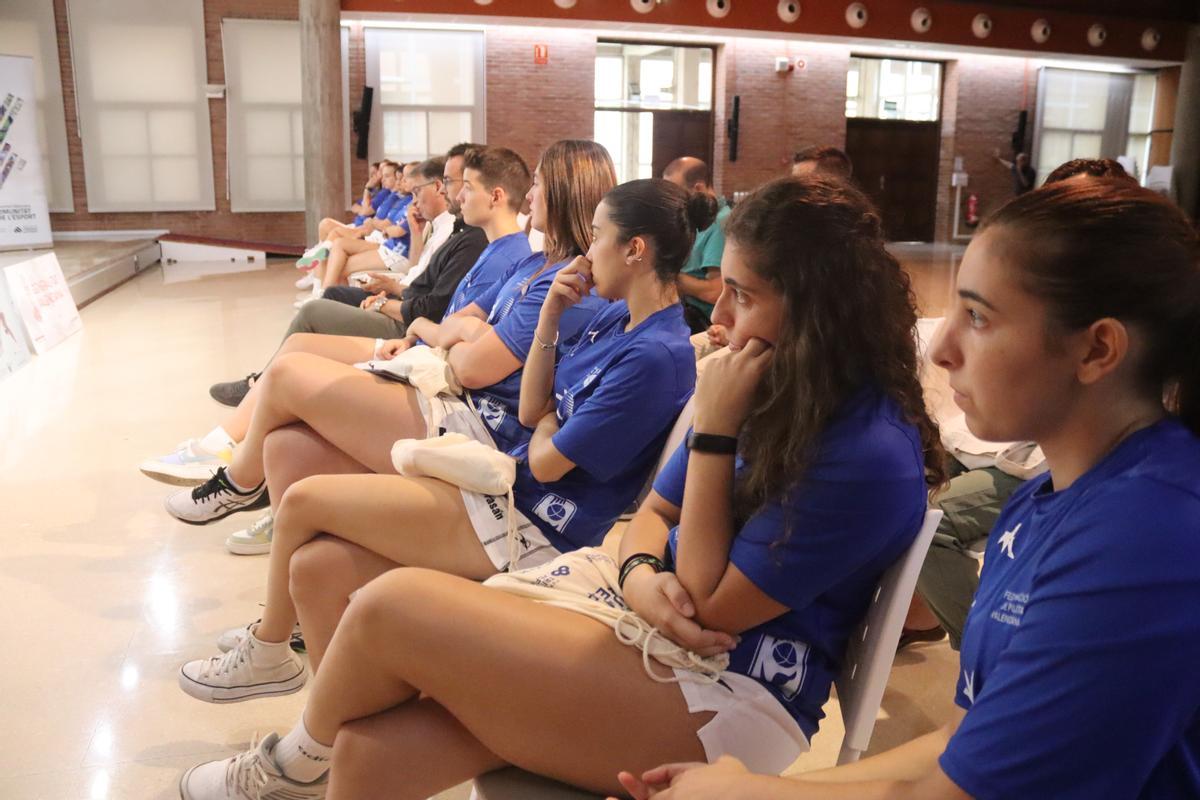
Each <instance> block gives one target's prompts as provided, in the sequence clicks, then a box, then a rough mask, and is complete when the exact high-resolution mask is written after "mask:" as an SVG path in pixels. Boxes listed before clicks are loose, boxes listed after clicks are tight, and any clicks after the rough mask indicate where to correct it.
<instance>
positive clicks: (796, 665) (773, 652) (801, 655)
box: [750, 633, 808, 701]
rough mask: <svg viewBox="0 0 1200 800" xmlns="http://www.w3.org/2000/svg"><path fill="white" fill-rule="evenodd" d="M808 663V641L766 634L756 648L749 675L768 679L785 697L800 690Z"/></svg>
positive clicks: (791, 696)
mask: <svg viewBox="0 0 1200 800" xmlns="http://www.w3.org/2000/svg"><path fill="white" fill-rule="evenodd" d="M807 667H808V645H806V644H805V643H804V642H796V641H792V640H791V639H776V638H775V637H774V636H768V635H767V634H765V633H764V634H763V636H762V639H760V640H759V642H758V649H757V650H755V652H754V663H753V664H751V666H750V677H751V678H758V679H759V680H763V681H766V682H767V683H769V684H771V685H772V686H774V687H775V688H777V689H779V691H780V693H781V694H782V695H783V697H784V699H785V700H789V701H790V700H792V699H794V698H795V697H796V695H798V694H800V687H802V686H803V685H804V674H805V672H807Z"/></svg>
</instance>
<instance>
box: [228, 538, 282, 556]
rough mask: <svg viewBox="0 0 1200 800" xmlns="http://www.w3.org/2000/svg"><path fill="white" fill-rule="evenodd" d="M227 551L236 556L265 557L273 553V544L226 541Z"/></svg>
mask: <svg viewBox="0 0 1200 800" xmlns="http://www.w3.org/2000/svg"><path fill="white" fill-rule="evenodd" d="M225 549H226V550H228V551H229V552H230V553H233V554H234V555H235V556H264V555H266V554H267V553H270V552H271V543H270V542H267V543H266V544H258V543H255V544H241V543H239V542H235V541H233V539H226V540H225Z"/></svg>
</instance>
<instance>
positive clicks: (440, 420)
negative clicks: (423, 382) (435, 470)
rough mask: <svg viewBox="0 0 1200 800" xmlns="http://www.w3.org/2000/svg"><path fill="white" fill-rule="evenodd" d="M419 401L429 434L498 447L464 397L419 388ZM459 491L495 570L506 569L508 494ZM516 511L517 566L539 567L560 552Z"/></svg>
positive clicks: (517, 567) (520, 567)
mask: <svg viewBox="0 0 1200 800" xmlns="http://www.w3.org/2000/svg"><path fill="white" fill-rule="evenodd" d="M417 402H418V403H419V404H420V406H421V413H422V414H424V415H425V425H426V428H427V429H428V431H429V434H428V435H430V436H439V435H441V433H442V432H443V431H445V432H448V433H461V434H462V435H463V436H467V437H469V438H471V439H474V440H475V441H477V442H480V443H482V444H485V445H487V446H488V447H491V448H493V449H494V448H495V447H496V443H495V442H494V441H492V434H491V433H490V432H489V431H488V428H487V425H485V424H484V422H483V420H481V419H480V418H479V415H478V414H477V413H476V412H475V409H474V408H472V407H471V406H470V404H468V403H466V402H465V401H463V400H460V399H459V398H457V397H446V396H444V395H438V396H437V397H435V398H433V399H432V400H430V399H429V398H427V397H425V395H424V394H422V393H420V392H417ZM459 491H461V492H462V498H463V504H464V505H465V506H466V507H467V517H468V518H469V519H470V520H471V525H472V527H474V528H475V535H476V536H478V537H479V542H480V544H482V545H483V549H484V550H486V551H487V554H488V558H490V559H491V560H492V563H493V564H495V566H496V570H497V571H499V572H504V571H505V570H506V569H507V568H508V498H507V497H505V496H503V495H500V496H493V495H489V494H480V493H479V492H471V491H468V490H466V489H460V490H459ZM513 513H514V514H516V521H517V540H518V541H519V542H520V545H519V549H518V555H517V564H516V569H528V568H529V567H537V566H540V565H542V564H545V563H546V562H547V561H550V560H552V559H554V558H557V557H558V556H559V555H560V553H559V552H558V550H557V549H556V548H555V547H554V545H552V544H550V542H549V541H547V540H546V537H545V536H544V535H542V532H541V530H539V529H538V527H537V526H536V525H534V524H533V523H532V522H530V521H529V518H528V517H526V516H525V515H524V514H522V513H521V512H520V511H518V510H517V509H515V508H514V509H513Z"/></svg>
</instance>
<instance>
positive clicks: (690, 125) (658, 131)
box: [651, 111, 713, 178]
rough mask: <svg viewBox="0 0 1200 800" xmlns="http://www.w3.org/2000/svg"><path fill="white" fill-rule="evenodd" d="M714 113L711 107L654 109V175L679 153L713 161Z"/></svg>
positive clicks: (659, 175)
mask: <svg viewBox="0 0 1200 800" xmlns="http://www.w3.org/2000/svg"><path fill="white" fill-rule="evenodd" d="M712 137H713V115H712V112H711V111H655V112H654V150H653V152H652V157H651V162H652V164H653V173H652V174H653V175H654V177H655V178H661V177H662V174H663V170H664V169H666V167H667V164H670V163H671V162H672V161H674V160H675V159H677V158H680V157H682V156H693V157H695V158H699V159H701V160H703V161H704V162H705V163H706V164H708V165H710V166H711V165H712V163H713V153H712V147H713V142H712Z"/></svg>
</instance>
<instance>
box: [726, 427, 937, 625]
mask: <svg viewBox="0 0 1200 800" xmlns="http://www.w3.org/2000/svg"><path fill="white" fill-rule="evenodd" d="M896 435H897V436H899V435H900V434H898V433H897V434H896ZM860 438H861V437H860ZM904 452H907V454H908V459H909V460H910V461H911V462H912V463H911V466H910V467H909V468H908V469H907V470H906V469H905V468H904V467H903V466H899V468H896V467H893V466H892V465H891V464H889V463H888V462H887V461H880V460H876V459H873V458H871V459H868V458H862V462H863V468H862V469H860V470H858V471H857V472H858V474H857V475H853V474H849V472H850V471H848V470H847V469H846V462H847V460H848V457H847V454H846V453H844V452H833V453H826V454H824V455H823V456H822V457H821V458H820V459H818V460H817V461H816V462H815V463H813V464H812V465H811V466H810V467H809V468H808V470H807V472H806V474H805V476H804V479H803V481H802V482H801V483H799V484H798V485H797V486H795V487H794V488H793V489H792V490H791V492H789V493H788V495H787V497H786V498H785V500H784V501H783V502H779V501H775V502H771V503H768V504H767V505H766V506H764V507H763V508H762V509H760V510H759V511H758V512H757V513H756V514H754V515H753V516H752V517H751V518H750V519H749V520H747V521H746V524H745V525H743V526H742V528H741V530H739V531H738V533H737V536H736V537H735V538H734V541H733V546H732V548H731V549H730V554H729V560H730V561H731V562H732V563H733V564H735V565H736V566H737V568H738V569H739V570H741V572H742V573H743V574H744V575H745V576H746V577H747V578H748V579H749V580H750V581H751V582H752V583H754V585H755V586H757V587H758V588H759V589H760V590H761V591H762V592H763V593H764V594H766V595H768V596H770V597H771V598H773V599H774V600H776V601H777V602H779V603H782V604H783V605H785V606H787V607H788V608H805V607H806V606H809V605H810V604H812V602H813V601H814V600H815V599H816V598H817V597H820V596H821V595H822V594H825V593H826V592H827V591H829V590H831V589H833V588H834V587H836V586H838V585H839V584H840V583H842V582H843V581H845V580H846V579H847V578H849V577H850V576H852V575H853V574H854V573H856V572H858V571H859V570H860V569H862V568H863V567H864V566H866V565H867V564H869V563H870V562H872V561H873V560H875V559H876V558H877V557H878V556H879V555H880V554H881V553H882V552H883V551H884V549H885V548H887V547H890V546H893V543H894V542H895V541H896V536H895V535H894V534H895V530H889V529H888V528H887V527H886V526H881V525H880V520H888V519H894V520H897V524H898V525H904V526H906V527H907V528H910V529H911V531H912V532H913V533H914V534H915V533H916V531H917V528H918V526H919V525H920V522H921V516H922V515H923V514H924V511H925V509H924V506H923V503H921V500H922V499H923V494H924V492H923V488H924V483H923V478H922V476H921V475H920V473H919V466H920V464H919V461H917V460H916V459H913V457H912V450H911V444H910V443H908V442H907V440H905V441H904V444H903V448H901V447H900V446H899V440H898V441H897V447H896V449H895V451H894V453H895V455H896V457H897V463H898V462H899V460H900V459H902V458H903V457H904ZM839 462H840V463H839ZM909 473H911V474H909ZM889 475H891V476H894V477H891V478H888V477H886V476H889ZM799 575H802V576H804V578H803V580H797V576H799Z"/></svg>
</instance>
